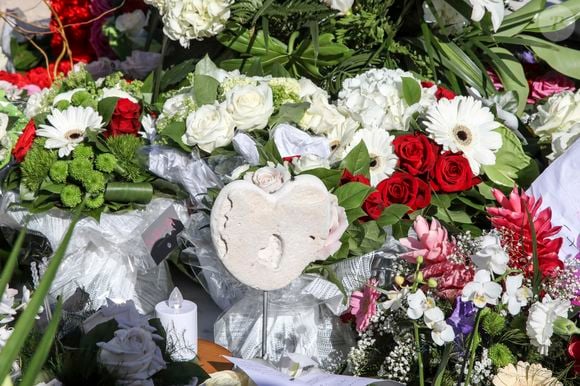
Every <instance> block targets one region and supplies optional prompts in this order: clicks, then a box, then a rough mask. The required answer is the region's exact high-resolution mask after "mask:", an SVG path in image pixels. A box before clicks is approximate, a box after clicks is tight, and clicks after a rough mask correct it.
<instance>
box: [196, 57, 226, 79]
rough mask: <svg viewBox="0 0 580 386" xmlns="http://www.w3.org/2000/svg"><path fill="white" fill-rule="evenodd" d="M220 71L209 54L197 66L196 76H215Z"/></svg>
mask: <svg viewBox="0 0 580 386" xmlns="http://www.w3.org/2000/svg"><path fill="white" fill-rule="evenodd" d="M218 71H220V69H219V67H218V66H216V64H215V63H214V62H213V61H212V60H211V58H210V57H209V56H208V55H207V54H206V55H205V56H204V57H203V59H201V60H200V61H199V62H197V64H196V65H195V74H196V75H207V76H212V74H215V73H217V72H218ZM212 78H213V76H212Z"/></svg>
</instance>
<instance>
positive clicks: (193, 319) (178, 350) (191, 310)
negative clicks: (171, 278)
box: [155, 287, 197, 361]
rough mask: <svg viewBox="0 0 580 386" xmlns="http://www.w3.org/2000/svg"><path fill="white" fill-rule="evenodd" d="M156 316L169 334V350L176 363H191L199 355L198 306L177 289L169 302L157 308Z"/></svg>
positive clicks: (162, 303)
mask: <svg viewBox="0 0 580 386" xmlns="http://www.w3.org/2000/svg"><path fill="white" fill-rule="evenodd" d="M155 314H156V316H157V318H159V320H160V321H161V324H162V325H163V328H164V329H165V333H166V334H167V349H168V351H169V352H170V353H171V358H172V359H173V360H175V361H189V360H191V359H193V358H195V356H196V355H197V305H196V304H195V303H194V302H191V301H189V300H184V299H183V296H182V295H181V292H180V291H179V289H178V288H177V287H176V288H175V289H174V290H173V291H172V292H171V295H170V296H169V299H168V300H165V301H162V302H160V303H158V304H157V305H156V306H155Z"/></svg>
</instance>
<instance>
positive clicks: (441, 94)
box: [421, 81, 457, 100]
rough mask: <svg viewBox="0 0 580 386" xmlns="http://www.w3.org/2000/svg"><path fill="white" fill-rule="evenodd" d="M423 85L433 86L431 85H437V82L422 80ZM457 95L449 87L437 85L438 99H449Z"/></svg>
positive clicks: (436, 95)
mask: <svg viewBox="0 0 580 386" xmlns="http://www.w3.org/2000/svg"><path fill="white" fill-rule="evenodd" d="M421 86H422V87H423V88H431V87H433V86H435V83H433V82H429V81H425V82H421ZM456 96H457V95H455V93H454V92H453V91H451V90H449V89H448V88H445V87H443V86H437V91H435V98H437V100H439V99H441V98H447V99H449V100H452V99H453V98H455V97H456Z"/></svg>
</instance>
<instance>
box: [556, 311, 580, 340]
mask: <svg viewBox="0 0 580 386" xmlns="http://www.w3.org/2000/svg"><path fill="white" fill-rule="evenodd" d="M554 332H555V333H556V334H558V335H564V336H569V335H574V334H579V333H580V328H578V327H576V324H575V323H574V322H573V321H571V320H569V319H566V318H563V317H561V316H559V317H558V318H557V319H556V320H555V321H554Z"/></svg>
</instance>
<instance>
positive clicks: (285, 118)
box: [268, 102, 310, 126]
mask: <svg viewBox="0 0 580 386" xmlns="http://www.w3.org/2000/svg"><path fill="white" fill-rule="evenodd" d="M309 107H310V103H308V102H304V103H286V104H283V105H282V106H280V108H279V109H278V112H276V114H274V115H272V116H271V117H270V119H269V121H268V123H269V125H270V126H275V125H276V124H278V123H299V122H300V121H301V120H302V117H303V116H304V113H305V112H306V110H308V108H309Z"/></svg>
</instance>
